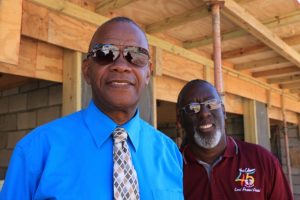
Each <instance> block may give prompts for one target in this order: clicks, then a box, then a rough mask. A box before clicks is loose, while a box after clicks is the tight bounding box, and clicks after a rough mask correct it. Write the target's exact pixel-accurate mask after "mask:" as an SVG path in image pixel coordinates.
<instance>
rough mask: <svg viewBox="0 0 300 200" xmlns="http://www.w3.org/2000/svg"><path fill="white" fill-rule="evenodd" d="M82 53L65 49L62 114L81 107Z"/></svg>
mask: <svg viewBox="0 0 300 200" xmlns="http://www.w3.org/2000/svg"><path fill="white" fill-rule="evenodd" d="M81 55H82V54H81V53H79V52H74V51H71V50H67V49H66V50H65V51H64V71H63V104H62V114H63V115H67V114H70V113H72V112H75V111H78V110H80V109H81V62H82V57H81Z"/></svg>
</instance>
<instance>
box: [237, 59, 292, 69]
mask: <svg viewBox="0 0 300 200" xmlns="http://www.w3.org/2000/svg"><path fill="white" fill-rule="evenodd" d="M285 63H289V61H287V60H286V59H285V58H283V57H273V58H267V59H262V60H255V61H251V62H246V63H242V64H237V65H234V69H236V70H246V69H257V68H261V67H264V66H269V65H277V64H285Z"/></svg>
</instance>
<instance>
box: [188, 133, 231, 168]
mask: <svg viewBox="0 0 300 200" xmlns="http://www.w3.org/2000/svg"><path fill="white" fill-rule="evenodd" d="M226 145H227V141H226V136H225V135H223V136H222V138H221V140H220V142H219V144H218V145H217V146H216V147H214V148H212V149H205V148H203V147H200V146H198V145H197V144H195V143H193V144H192V145H191V151H192V152H193V154H194V156H195V157H196V158H197V159H199V160H201V161H203V162H206V163H207V164H210V165H211V164H212V163H213V162H214V161H215V160H216V159H217V158H219V157H220V156H221V155H222V154H223V153H224V151H225V148H226Z"/></svg>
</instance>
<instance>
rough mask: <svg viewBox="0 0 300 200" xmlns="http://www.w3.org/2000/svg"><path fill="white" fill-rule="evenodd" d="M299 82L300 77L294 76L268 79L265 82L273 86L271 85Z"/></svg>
mask: <svg viewBox="0 0 300 200" xmlns="http://www.w3.org/2000/svg"><path fill="white" fill-rule="evenodd" d="M299 80H300V75H299V74H298V75H297V74H295V75H290V76H283V77H278V78H270V79H268V80H267V82H268V83H270V84H273V83H283V82H284V83H290V82H297V81H299Z"/></svg>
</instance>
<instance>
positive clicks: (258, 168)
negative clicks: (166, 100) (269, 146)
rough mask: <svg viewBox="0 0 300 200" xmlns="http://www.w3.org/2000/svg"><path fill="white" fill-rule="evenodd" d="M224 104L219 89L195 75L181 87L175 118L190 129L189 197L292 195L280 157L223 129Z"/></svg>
mask: <svg viewBox="0 0 300 200" xmlns="http://www.w3.org/2000/svg"><path fill="white" fill-rule="evenodd" d="M225 118H226V114H225V108H224V105H223V103H222V101H221V98H220V96H219V95H218V92H217V91H216V89H215V88H214V87H213V86H212V85H211V84H210V83H208V82H206V81H203V80H199V79H197V80H193V81H190V82H189V83H187V84H186V85H185V86H184V88H183V89H182V90H181V92H180V94H179V96H178V102H177V119H178V121H179V123H180V125H181V127H182V128H183V130H184V132H185V135H186V145H184V146H183V147H182V149H181V150H182V154H183V158H184V196H185V200H202V199H203V200H205V199H209V200H236V199H237V200H238V199H242V200H248V199H249V200H261V199H271V200H291V199H293V196H292V193H291V190H290V187H289V185H288V182H287V180H286V178H285V176H284V174H283V171H282V169H281V166H280V164H279V162H278V160H277V159H276V158H275V157H274V156H273V155H272V154H271V153H270V152H269V151H267V150H266V149H264V148H263V147H261V146H259V145H256V144H250V143H246V142H242V141H238V140H235V139H233V138H232V137H229V136H226V134H225Z"/></svg>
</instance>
